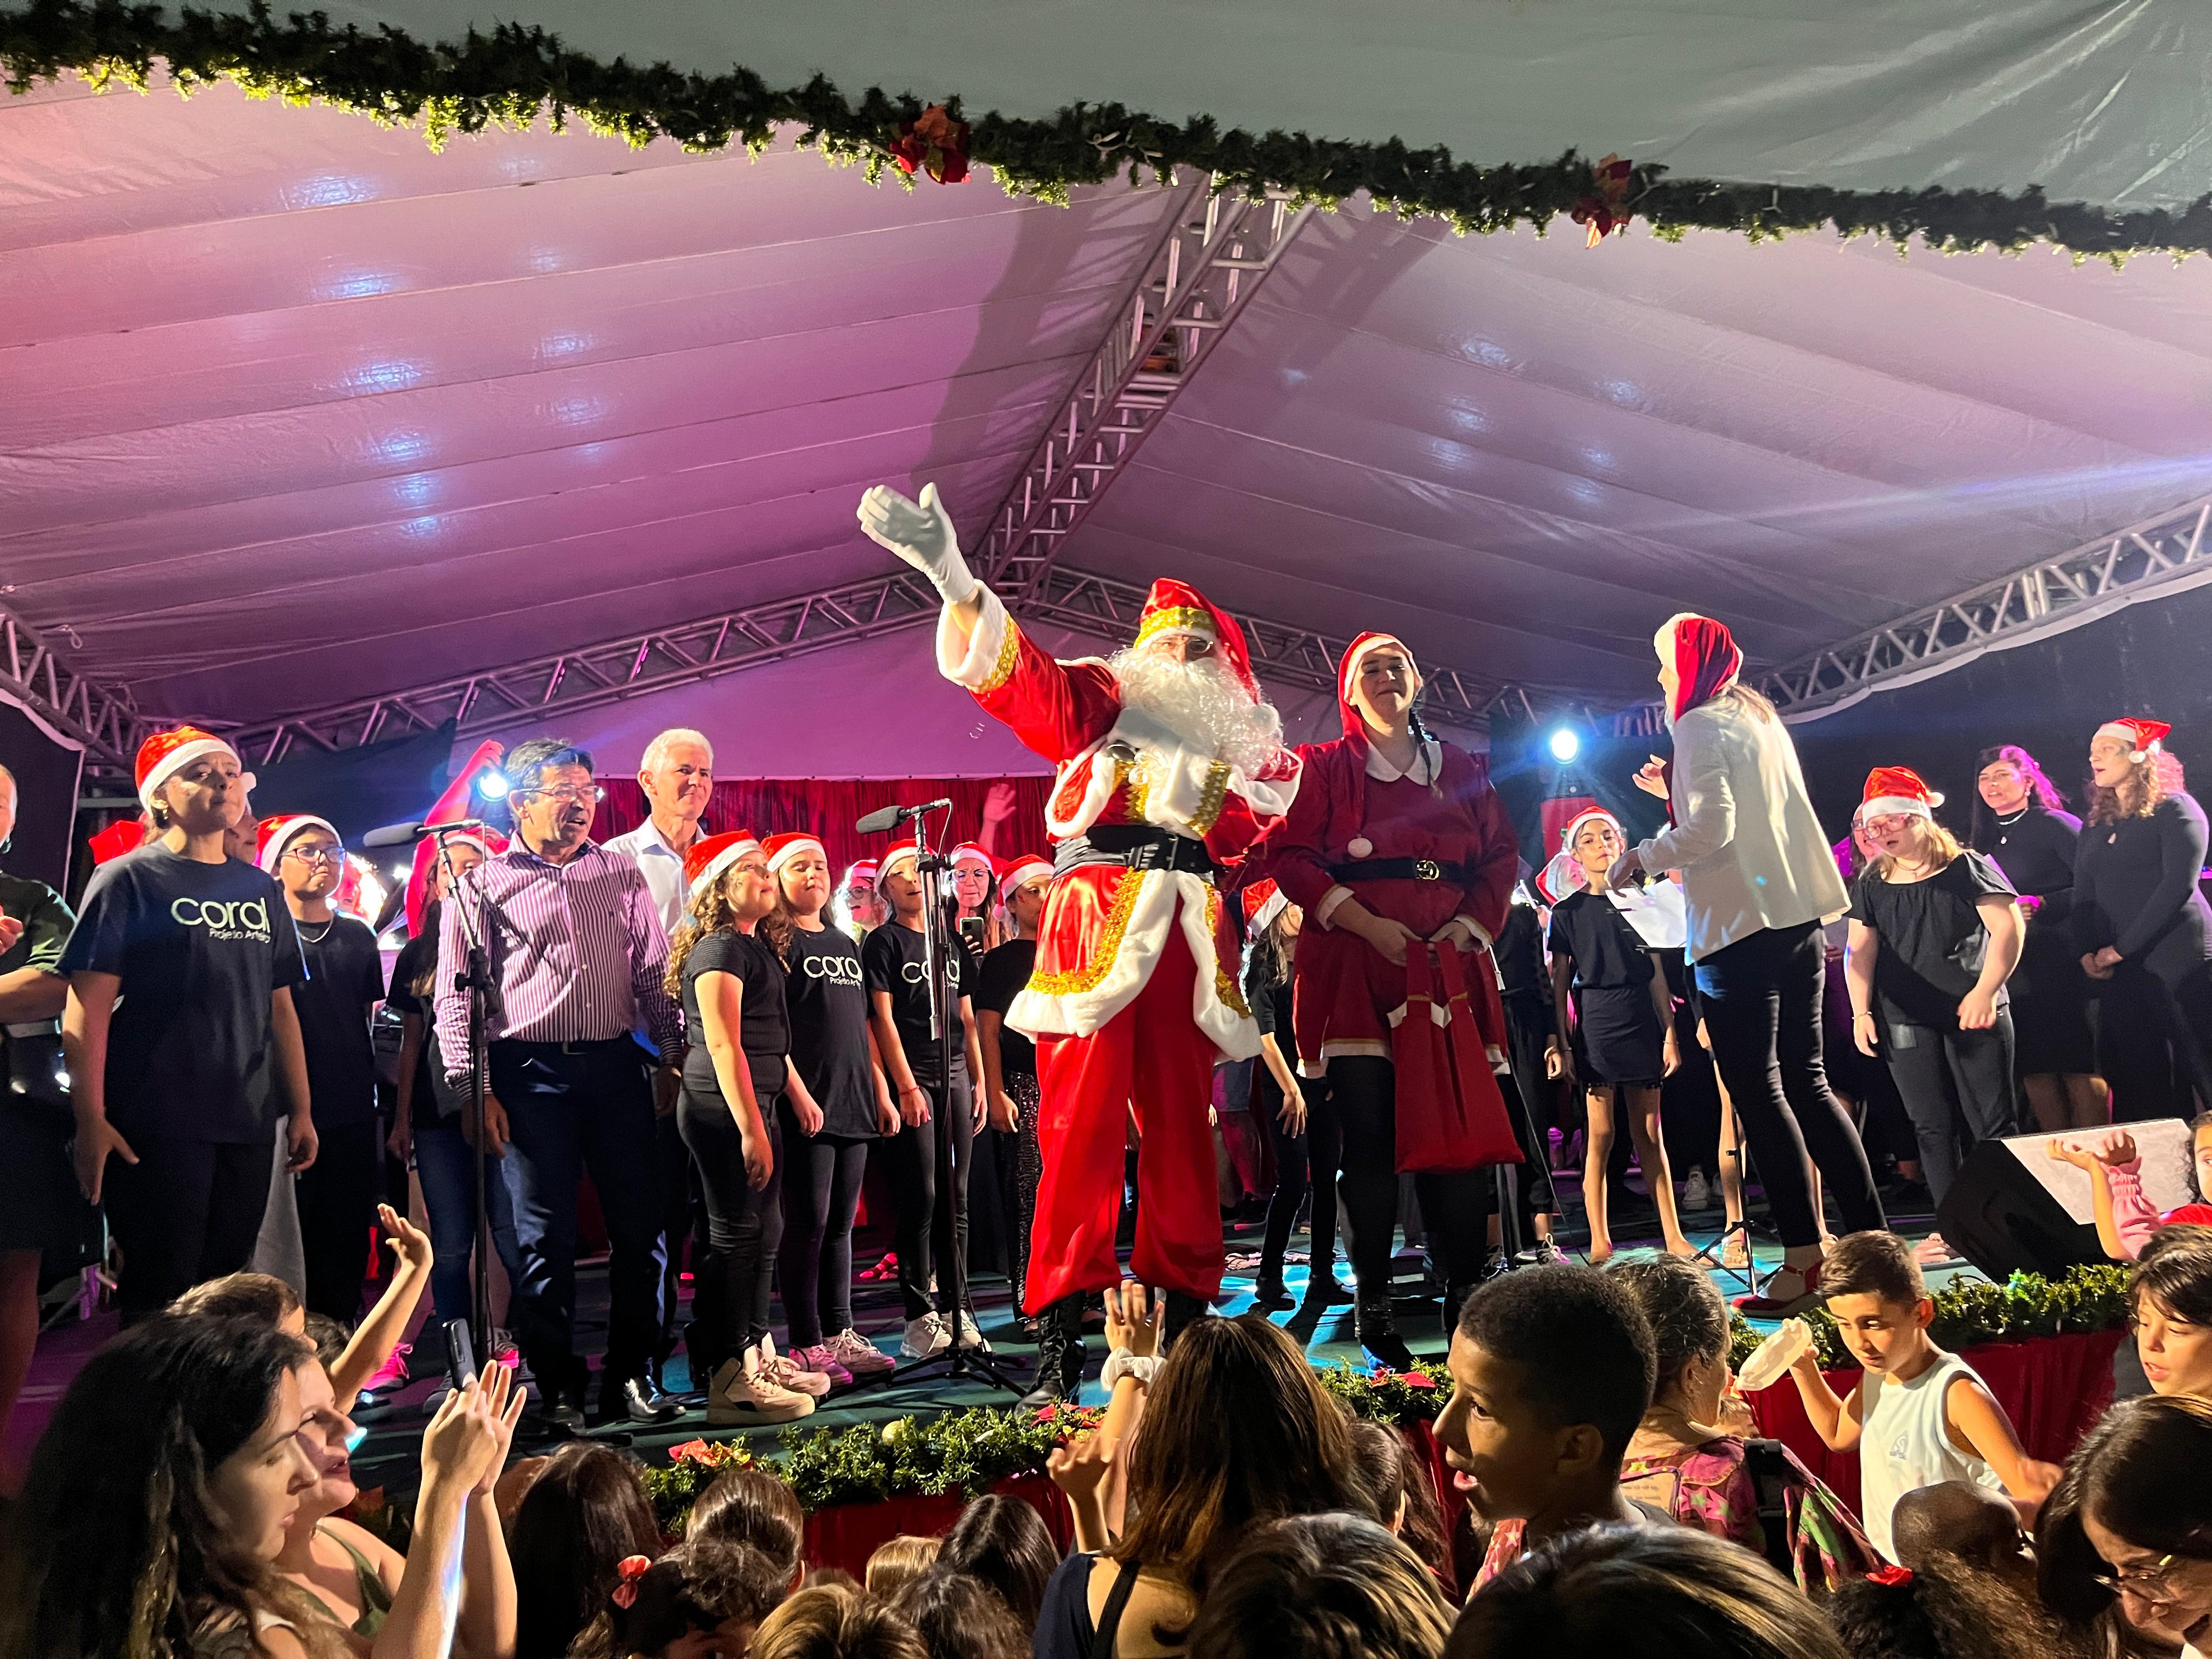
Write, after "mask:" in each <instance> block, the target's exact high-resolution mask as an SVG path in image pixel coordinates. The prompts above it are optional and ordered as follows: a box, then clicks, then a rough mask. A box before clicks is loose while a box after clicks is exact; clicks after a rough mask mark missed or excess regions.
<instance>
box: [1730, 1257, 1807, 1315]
mask: <svg viewBox="0 0 2212 1659" xmlns="http://www.w3.org/2000/svg"><path fill="white" fill-rule="evenodd" d="M1819 1305H1820V1263H1819V1262H1817V1261H1813V1262H1808V1263H1807V1264H1806V1265H1805V1266H1804V1267H1787V1266H1784V1267H1777V1268H1776V1269H1775V1270H1774V1271H1773V1272H1772V1273H1769V1274H1767V1276H1766V1282H1765V1284H1764V1285H1760V1286H1759V1293H1758V1294H1757V1295H1755V1296H1740V1297H1736V1298H1735V1310H1736V1311H1737V1312H1738V1313H1740V1314H1741V1315H1743V1316H1745V1317H1746V1318H1747V1319H1789V1318H1790V1317H1792V1316H1796V1315H1797V1314H1801V1313H1803V1312H1805V1311H1807V1310H1808V1309H1811V1308H1814V1307H1817V1306H1819Z"/></svg>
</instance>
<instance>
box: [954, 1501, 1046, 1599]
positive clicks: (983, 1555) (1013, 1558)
mask: <svg viewBox="0 0 2212 1659" xmlns="http://www.w3.org/2000/svg"><path fill="white" fill-rule="evenodd" d="M937 1565H938V1566H939V1567H940V1568H950V1569H951V1571H954V1572H962V1573H966V1574H967V1575H968V1576H969V1577H971V1578H976V1579H980V1580H981V1582H982V1583H986V1584H987V1585H989V1586H990V1587H991V1588H992V1589H994V1590H996V1591H997V1592H998V1593H999V1595H1000V1599H1001V1600H1003V1601H1005V1602H1006V1605H1007V1606H1008V1607H1011V1608H1012V1609H1013V1613H1014V1617H1015V1618H1017V1619H1018V1620H1021V1623H1022V1628H1023V1629H1024V1630H1025V1631H1026V1630H1030V1629H1034V1628H1035V1627H1036V1621H1037V1610H1038V1608H1040V1607H1042V1606H1043V1605H1044V1589H1045V1586H1046V1585H1047V1584H1048V1583H1051V1582H1052V1576H1053V1574H1054V1573H1055V1572H1057V1571H1060V1550H1059V1548H1058V1547H1057V1546H1055V1545H1054V1543H1053V1541H1052V1534H1051V1532H1050V1531H1049V1530H1048V1528H1046V1526H1045V1524H1044V1517H1043V1516H1041V1515H1039V1514H1038V1513H1037V1512H1036V1508H1035V1506H1033V1505H1031V1504H1026V1503H1024V1502H1023V1501H1022V1499H1020V1498H1008V1497H1006V1496H1004V1495H1003V1494H1000V1493H997V1492H987V1493H985V1494H984V1495H983V1496H982V1497H981V1498H975V1499H972V1500H971V1501H970V1502H969V1505H968V1507H967V1508H966V1509H964V1510H961V1511H960V1518H959V1519H958V1520H957V1521H956V1522H953V1523H952V1530H951V1532H948V1533H947V1534H945V1547H944V1548H942V1549H941V1550H939V1552H938V1553H937Z"/></svg>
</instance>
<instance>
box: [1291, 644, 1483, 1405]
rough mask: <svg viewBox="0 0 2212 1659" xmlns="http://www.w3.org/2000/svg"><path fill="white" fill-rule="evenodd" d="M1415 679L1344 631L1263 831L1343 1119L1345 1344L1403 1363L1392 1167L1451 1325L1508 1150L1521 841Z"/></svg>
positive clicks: (1472, 1276)
mask: <svg viewBox="0 0 2212 1659" xmlns="http://www.w3.org/2000/svg"><path fill="white" fill-rule="evenodd" d="M1420 684H1421V681H1420V676H1419V671H1418V670H1417V669H1416V668H1415V666H1414V664H1413V653H1411V652H1409V651H1407V649H1406V647H1404V646H1403V645H1402V644H1401V643H1400V642H1399V641H1397V640H1395V639H1394V638H1392V637H1391V636H1390V635H1387V634H1363V635H1360V636H1359V638H1358V639H1357V640H1354V641H1352V646H1351V647H1350V648H1349V649H1348V650H1347V651H1346V653H1345V654H1344V659H1343V662H1342V663H1341V665H1340V667H1339V670H1338V675H1337V702H1338V711H1339V713H1340V714H1341V716H1342V718H1343V721H1344V735H1343V736H1342V737H1341V738H1338V739H1336V740H1335V741H1334V742H1333V743H1322V744H1302V745H1300V747H1299V750H1298V757H1299V759H1300V761H1301V763H1303V768H1304V772H1303V776H1302V777H1301V779H1300V781H1299V788H1298V794H1297V800H1296V801H1295V802H1294V803H1293V804H1292V805H1291V810H1290V812H1289V815H1288V816H1287V817H1285V819H1284V821H1283V822H1282V823H1280V824H1279V825H1278V826H1276V828H1275V829H1273V830H1272V831H1271V832H1270V833H1269V835H1268V837H1267V843H1266V861H1267V874H1269V875H1271V876H1273V878H1275V880H1276V881H1277V882H1278V883H1279V884H1280V886H1281V887H1282V890H1283V891H1284V893H1285V895H1286V896H1288V897H1289V898H1290V900H1291V902H1292V903H1294V904H1296V905H1297V906H1299V907H1300V908H1302V909H1304V912H1305V915H1306V922H1305V927H1304V931H1303V932H1302V933H1300V935H1299V938H1298V958H1297V981H1296V990H1295V993H1294V1002H1293V1005H1292V1024H1293V1026H1294V1028H1295V1030H1296V1032H1297V1046H1298V1069H1299V1071H1300V1073H1302V1074H1303V1075H1304V1076H1307V1077H1314V1078H1326V1079H1328V1094H1327V1097H1326V1101H1325V1103H1324V1109H1333V1110H1334V1112H1335V1113H1336V1114H1337V1117H1338V1120H1339V1122H1340V1127H1341V1128H1342V1131H1343V1136H1344V1173H1343V1177H1342V1179H1341V1181H1340V1182H1339V1194H1340V1197H1341V1199H1342V1201H1343V1206H1344V1210H1343V1213H1344V1216H1345V1219H1346V1225H1347V1228H1348V1230H1349V1231H1350V1232H1351V1234H1352V1272H1353V1274H1354V1276H1355V1278H1356V1279H1358V1299H1359V1309H1358V1322H1359V1339H1360V1341H1361V1343H1362V1344H1363V1345H1364V1346H1365V1347H1366V1348H1367V1350H1368V1351H1369V1352H1370V1353H1372V1354H1374V1355H1375V1357H1376V1358H1378V1359H1380V1360H1383V1361H1384V1362H1385V1363H1386V1364H1392V1365H1395V1366H1398V1367H1401V1368H1402V1367H1404V1366H1405V1365H1407V1364H1410V1363H1411V1360H1412V1356H1411V1354H1410V1352H1408V1350H1407V1347H1406V1346H1405V1343H1404V1341H1403V1340H1402V1339H1401V1338H1400V1337H1399V1335H1398V1334H1397V1331H1396V1328H1395V1324H1394V1322H1393V1320H1392V1316H1391V1309H1390V1255H1391V1248H1392V1237H1391V1236H1392V1234H1393V1232H1394V1231H1395V1229H1396V1227H1397V1225H1398V1175H1399V1173H1400V1172H1401V1170H1403V1171H1407V1172H1409V1173H1412V1174H1413V1176H1415V1186H1416V1189H1417V1191H1418V1192H1419V1195H1420V1200H1421V1221H1422V1225H1424V1226H1425V1228H1426V1229H1427V1230H1428V1233H1429V1237H1430V1238H1431V1241H1433V1242H1435V1243H1440V1244H1441V1245H1442V1247H1443V1249H1442V1255H1443V1268H1444V1274H1445V1278H1446V1280H1447V1281H1448V1283H1449V1287H1450V1295H1449V1297H1447V1300H1446V1303H1445V1307H1444V1328H1445V1330H1446V1333H1447V1334H1449V1331H1450V1329H1451V1327H1452V1325H1453V1324H1454V1322H1455V1319H1456V1316H1457V1311H1458V1306H1459V1303H1460V1301H1461V1300H1462V1298H1463V1297H1464V1296H1465V1294H1466V1292H1467V1291H1468V1290H1469V1289H1471V1288H1472V1287H1473V1286H1474V1284H1475V1283H1476V1282H1477V1280H1478V1279H1480V1275H1481V1273H1482V1267H1483V1263H1484V1260H1485V1256H1486V1244H1485V1242H1484V1223H1485V1219H1486V1215H1487V1213H1488V1211H1489V1209H1490V1208H1491V1201H1490V1200H1491V1190H1490V1189H1491V1186H1492V1182H1490V1181H1489V1179H1487V1178H1486V1176H1484V1175H1482V1174H1481V1171H1482V1170H1483V1169H1484V1168H1485V1167H1486V1166H1487V1165H1491V1164H1511V1163H1517V1162H1518V1161H1519V1160H1520V1152H1519V1149H1518V1146H1517V1145H1516V1142H1515V1140H1514V1138H1513V1131H1512V1127H1511V1123H1510V1119H1509V1118H1508V1117H1507V1115H1506V1109H1507V1103H1506V1101H1505V1098H1504V1095H1503V1094H1502V1092H1501V1079H1500V1078H1499V1076H1498V1073H1504V1071H1505V1059H1504V1055H1505V1053H1506V1035H1505V1016H1504V1006H1503V1005H1502V1004H1501V1002H1500V1001H1499V1000H1498V971H1497V969H1496V967H1495V966H1494V965H1493V963H1492V962H1491V959H1490V954H1489V947H1490V943H1491V941H1492V939H1495V938H1496V937H1497V936H1498V933H1499V931H1500V930H1501V929H1503V928H1504V926H1505V906H1506V902H1507V896H1508V895H1509V894H1510V891H1511V890H1512V886H1513V878H1514V872H1515V870H1516V866H1517V864H1518V860H1519V852H1518V848H1516V844H1515V842H1514V837H1513V832H1512V830H1511V829H1510V827H1509V826H1508V824H1507V823H1506V820H1505V813H1504V808H1503V807H1501V806H1500V805H1499V804H1498V795H1497V793H1496V792H1495V791H1494V790H1492V788H1491V787H1490V781H1489V777H1488V775H1487V774H1486V772H1485V770H1484V769H1483V768H1482V766H1481V765H1480V763H1478V762H1476V761H1475V760H1474V757H1471V756H1469V755H1468V753H1467V752H1466V751H1465V750H1462V749H1458V748H1455V747H1454V746H1453V745H1452V744H1448V743H1442V742H1439V741H1438V740H1437V738H1433V737H1431V735H1429V733H1428V732H1427V731H1426V730H1425V729H1424V728H1423V727H1422V726H1421V725H1420V723H1419V720H1418V719H1417V718H1416V717H1415V715H1414V714H1413V702H1414V699H1415V697H1416V696H1418V694H1419V690H1420ZM1502 1087H1503V1088H1504V1089H1510V1088H1511V1087H1512V1084H1511V1082H1510V1079H1503V1080H1502ZM1320 1176H1321V1172H1319V1171H1316V1178H1317V1179H1318V1178H1320Z"/></svg>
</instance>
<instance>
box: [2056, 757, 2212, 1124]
mask: <svg viewBox="0 0 2212 1659" xmlns="http://www.w3.org/2000/svg"><path fill="white" fill-rule="evenodd" d="M2170 729H2171V728H2169V727H2168V726H2166V725H2165V723H2164V722H2162V721H2159V720H2131V719H2130V720H2108V721H2106V723H2105V724H2104V725H2103V726H2099V727H2098V728H2097V733H2096V736H2095V737H2094V738H2092V739H2091V740H2090V744H2089V780H2090V795H2089V811H2088V817H2087V822H2086V823H2084V824H2083V825H2082V829H2081V847H2080V850H2079V852H2078V853H2077V854H2076V855H2075V862H2074V944H2075V948H2076V949H2077V950H2079V951H2081V969H2082V971H2083V972H2084V973H2086V974H2087V975H2088V976H2089V977H2090V979H2091V980H2092V981H2095V982H2096V985H2097V987H2098V990H2099V992H2100V1001H2101V1002H2102V1004H2103V1008H2104V1018H2103V1020H2102V1022H2101V1029H2100V1032H2099V1048H2100V1060H2102V1062H2103V1064H2102V1066H2101V1067H2100V1069H2101V1070H2102V1071H2103V1073H2104V1075H2105V1078H2106V1080H2107V1081H2108V1082H2110V1083H2111V1085H2112V1096H2113V1103H2112V1115H2113V1116H2114V1117H2115V1118H2118V1119H2121V1120H2125V1121H2137V1120H2141V1119H2144V1118H2151V1117H2187V1116H2189V1115H2191V1112H2192V1110H2193V1109H2204V1108H2212V1059H2208V1057H2207V1056H2208V1048H2212V906H2207V905H2206V903H2205V902H2204V896H2203V893H2202V892H2200V891H2199V890H2198V889H2197V882H2198V879H2199V878H2200V877H2201V876H2202V874H2203V868H2204V848H2205V823H2204V811H2203V808H2202V807H2200V806H2198V805H2197V803H2196V802H2195V801H2194V800H2192V799H2191V798H2190V797H2189V796H2188V795H2187V794H2185V793H2183V791H2182V789H2181V787H2180V781H2179V767H2178V765H2177V764H2176V763H2174V762H2173V761H2172V757H2169V756H2167V755H2166V753H2165V751H2164V748H2163V743H2162V740H2163V739H2164V738H2165V737H2166V733H2167V732H2168V731H2169V730H2170ZM2192 1091H2193V1092H2194V1093H2195V1095H2196V1097H2197V1106H2196V1108H2192V1107H2191V1103H2190V1095H2191V1092H2192Z"/></svg>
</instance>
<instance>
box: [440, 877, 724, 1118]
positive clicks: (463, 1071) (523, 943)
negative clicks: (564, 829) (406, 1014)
mask: <svg viewBox="0 0 2212 1659" xmlns="http://www.w3.org/2000/svg"><path fill="white" fill-rule="evenodd" d="M465 889H466V891H465V895H464V899H463V902H466V903H467V904H468V907H469V915H470V916H471V917H472V918H481V926H482V931H483V938H484V943H485V948H486V950H487V951H488V953H489V957H490V961H491V982H492V987H493V988H492V993H491V996H490V999H489V1005H490V1006H489V1017H488V1019H487V1021H486V1029H485V1036H486V1038H487V1039H488V1040H490V1041H496V1040H498V1039H499V1038H501V1037H511V1038H513V1039H514V1040H515V1041H517V1042H600V1041H604V1040H605V1039H606V1038H609V1037H618V1036H627V1035H629V1032H630V1031H631V1030H635V1029H639V1028H642V1029H643V1030H645V1031H646V1032H647V1034H648V1035H649V1036H651V1038H652V1040H653V1042H654V1043H656V1044H657V1045H658V1046H659V1049H660V1056H661V1059H662V1060H665V1062H666V1063H667V1064H669V1065H671V1066H674V1065H679V1064H681V1063H682V1061H683V1059H684V1015H683V1012H682V1011H681V1010H680V1009H678V1006H676V1003H675V1002H674V1000H672V999H671V998H670V996H669V994H668V992H667V989H666V988H665V987H664V986H663V985H662V983H661V976H662V975H664V974H665V973H666V972H667V970H668V936H667V934H666V933H664V932H663V931H662V929H661V926H660V914H659V910H658V909H657V908H655V906H654V904H653V893H652V890H650V889H649V888H647V886H646V884H645V876H644V874H643V872H641V871H640V870H639V869H638V867H637V864H636V861H635V860H633V859H629V858H625V857H624V856H623V854H620V853H614V852H610V851H608V850H607V849H606V848H604V847H601V846H599V845H597V844H596V843H594V842H585V843H584V846H583V848H582V850H581V851H580V852H579V853H578V854H576V856H575V857H574V858H573V859H571V860H568V863H566V864H548V863H547V862H546V861H545V860H544V859H541V858H539V857H538V855H537V854H535V853H532V852H529V851H528V850H526V848H524V847H523V846H522V845H521V843H520V842H516V843H515V844H514V845H513V847H511V848H508V849H507V851H506V852H504V853H501V854H499V856H498V857H496V858H492V859H487V860H485V861H484V862H483V864H482V865H480V866H478V867H477V870H476V871H475V872H473V873H472V875H471V877H470V878H469V879H468V880H467V881H466V883H465ZM466 961H467V944H466V940H465V936H464V935H463V933H462V931H461V914H460V908H459V905H457V904H450V903H449V904H447V905H446V906H445V907H444V908H443V911H442V915H441V919H440V924H439V934H438V989H437V994H436V999H435V1006H436V1011H437V1025H438V1048H439V1050H440V1052H441V1054H444V1055H445V1057H446V1068H447V1071H448V1072H449V1073H453V1075H454V1076H456V1077H457V1078H458V1077H465V1076H466V1075H467V1073H468V1053H469V1037H468V1029H469V1004H468V999H467V997H466V996H465V995H464V994H462V993H461V991H460V990H459V988H458V987H456V986H455V985H454V982H453V981H454V979H455V977H456V976H457V975H459V973H460V971H461V968H462V965H463V964H464V963H465V962H466ZM457 1062H458V1070H456V1064H457Z"/></svg>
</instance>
